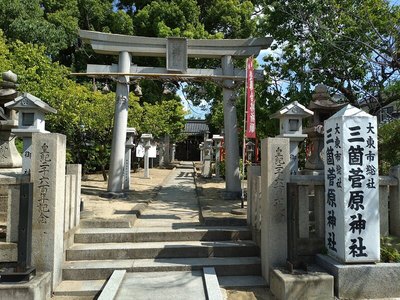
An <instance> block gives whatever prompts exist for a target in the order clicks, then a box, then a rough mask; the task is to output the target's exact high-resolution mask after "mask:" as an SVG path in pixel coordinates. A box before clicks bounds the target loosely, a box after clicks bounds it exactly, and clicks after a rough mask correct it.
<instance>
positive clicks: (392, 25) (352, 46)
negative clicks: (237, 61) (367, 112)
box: [260, 0, 400, 112]
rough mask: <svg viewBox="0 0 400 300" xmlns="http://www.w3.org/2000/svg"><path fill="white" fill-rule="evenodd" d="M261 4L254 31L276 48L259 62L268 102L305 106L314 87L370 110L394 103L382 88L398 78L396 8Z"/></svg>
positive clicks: (377, 0)
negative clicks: (271, 40) (262, 66)
mask: <svg viewBox="0 0 400 300" xmlns="http://www.w3.org/2000/svg"><path fill="white" fill-rule="evenodd" d="M262 6H263V8H264V11H263V12H264V17H263V18H261V19H260V29H261V31H262V33H263V34H270V35H272V36H273V38H274V39H275V44H274V46H273V49H274V50H277V51H276V53H275V54H273V55H272V54H271V55H267V57H266V58H265V61H266V71H267V72H266V73H267V76H268V84H269V85H268V87H267V88H268V91H269V93H268V96H269V98H270V99H277V97H279V98H281V99H283V100H288V99H290V101H294V100H300V101H301V102H303V103H306V102H308V101H309V100H310V99H311V98H310V92H311V90H312V89H313V86H314V85H315V84H318V83H324V84H325V85H327V86H329V87H330V89H331V92H332V93H339V94H341V95H342V96H343V97H344V98H345V99H346V100H347V101H349V102H350V103H352V104H354V105H358V104H359V103H361V102H364V103H367V104H368V105H369V106H370V109H371V110H372V112H374V111H376V110H377V109H379V107H380V106H384V105H386V104H387V103H390V102H391V101H393V99H395V97H396V96H395V95H387V94H385V88H386V86H388V85H390V84H391V83H393V82H395V81H396V80H398V79H399V75H400V74H399V70H400V61H399V58H400V56H399V55H398V53H399V52H398V51H399V47H398V46H399V37H400V34H399V20H400V9H399V7H398V6H391V5H390V3H389V1H386V0H366V1H350V0H345V1H342V0H341V1H339V0H327V1H323V2H321V1H306V0H304V1H303V0H300V1H272V0H264V1H262ZM282 86H283V87H284V88H283V89H282ZM397 96H398V95H397ZM273 101H275V100H273Z"/></svg>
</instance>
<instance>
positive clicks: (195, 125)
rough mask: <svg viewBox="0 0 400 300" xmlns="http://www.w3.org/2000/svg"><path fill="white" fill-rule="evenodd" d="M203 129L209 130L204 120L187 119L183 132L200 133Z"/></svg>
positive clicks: (189, 133)
mask: <svg viewBox="0 0 400 300" xmlns="http://www.w3.org/2000/svg"><path fill="white" fill-rule="evenodd" d="M205 131H209V128H208V125H207V123H206V121H205V120H187V121H186V124H185V131H184V133H186V134H188V135H201V134H203V133H204V132H205Z"/></svg>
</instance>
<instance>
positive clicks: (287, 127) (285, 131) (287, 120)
mask: <svg viewBox="0 0 400 300" xmlns="http://www.w3.org/2000/svg"><path fill="white" fill-rule="evenodd" d="M313 114H314V112H312V111H311V110H309V109H307V108H306V107H305V106H303V105H301V104H300V103H298V102H297V101H294V102H292V103H290V104H288V105H286V106H284V107H283V108H281V109H280V110H279V111H277V112H276V113H274V114H272V115H271V118H273V119H279V135H278V136H277V137H282V138H289V140H290V173H291V174H292V175H296V174H297V173H298V170H299V143H300V142H302V141H303V140H304V139H305V138H307V134H303V125H302V123H303V118H306V117H309V116H312V115H313Z"/></svg>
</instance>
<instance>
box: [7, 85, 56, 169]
mask: <svg viewBox="0 0 400 300" xmlns="http://www.w3.org/2000/svg"><path fill="white" fill-rule="evenodd" d="M4 106H5V107H7V108H9V109H13V110H15V111H17V112H18V127H17V128H13V129H12V130H11V132H12V133H14V134H15V135H17V136H21V137H22V138H23V143H24V145H23V153H22V173H23V174H30V171H31V162H32V134H33V133H35V132H41V133H46V132H48V131H46V130H45V120H44V119H45V114H46V113H57V110H56V109H54V108H52V107H51V106H49V105H48V104H47V103H45V102H43V101H42V100H40V99H39V98H37V97H35V96H33V95H31V94H29V93H24V94H23V95H21V96H19V97H17V98H15V99H14V100H12V101H10V102H7V103H6V104H4Z"/></svg>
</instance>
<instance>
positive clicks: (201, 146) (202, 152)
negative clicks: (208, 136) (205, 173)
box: [199, 142, 204, 163]
mask: <svg viewBox="0 0 400 300" xmlns="http://www.w3.org/2000/svg"><path fill="white" fill-rule="evenodd" d="M199 150H200V161H201V162H202V163H204V142H201V143H200V144H199Z"/></svg>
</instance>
